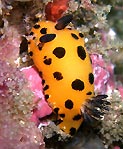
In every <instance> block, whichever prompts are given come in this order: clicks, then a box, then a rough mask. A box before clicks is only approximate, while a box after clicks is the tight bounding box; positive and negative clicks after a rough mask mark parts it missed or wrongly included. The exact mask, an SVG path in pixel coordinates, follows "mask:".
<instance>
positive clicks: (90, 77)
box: [89, 73, 94, 84]
mask: <svg viewBox="0 0 123 149" xmlns="http://www.w3.org/2000/svg"><path fill="white" fill-rule="evenodd" d="M89 83H90V84H93V83H94V75H93V73H89Z"/></svg>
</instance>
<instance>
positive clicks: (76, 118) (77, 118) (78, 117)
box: [73, 114, 82, 121]
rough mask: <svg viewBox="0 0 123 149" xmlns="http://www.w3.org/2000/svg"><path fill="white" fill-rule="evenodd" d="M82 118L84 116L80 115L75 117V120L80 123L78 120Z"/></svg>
mask: <svg viewBox="0 0 123 149" xmlns="http://www.w3.org/2000/svg"><path fill="white" fill-rule="evenodd" d="M81 118H82V116H81V115H80V114H77V115H75V116H74V117H73V120H74V121H78V120H80V119H81Z"/></svg>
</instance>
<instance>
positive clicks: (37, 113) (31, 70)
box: [21, 66, 52, 125]
mask: <svg viewBox="0 0 123 149" xmlns="http://www.w3.org/2000/svg"><path fill="white" fill-rule="evenodd" d="M21 71H22V72H23V73H24V74H25V76H26V78H27V80H28V81H29V83H30V85H29V87H30V88H31V90H32V92H33V93H34V95H35V97H34V102H35V103H37V106H36V108H35V109H34V110H33V114H32V116H31V120H32V121H33V122H35V123H36V124H37V125H38V124H39V123H40V121H39V118H43V117H45V116H46V115H49V114H51V112H52V109H51V108H50V107H49V106H48V103H47V102H46V101H45V98H44V94H43V87H42V79H41V77H40V76H39V74H38V71H37V69H36V68H35V67H34V66H32V67H25V68H23V69H22V70H21Z"/></svg>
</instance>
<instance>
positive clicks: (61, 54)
mask: <svg viewBox="0 0 123 149" xmlns="http://www.w3.org/2000/svg"><path fill="white" fill-rule="evenodd" d="M53 54H54V55H55V56H56V57H57V58H63V57H64V55H65V49H64V48H63V47H56V48H55V49H54V50H53Z"/></svg>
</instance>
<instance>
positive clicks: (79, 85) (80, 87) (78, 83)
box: [71, 79, 84, 91]
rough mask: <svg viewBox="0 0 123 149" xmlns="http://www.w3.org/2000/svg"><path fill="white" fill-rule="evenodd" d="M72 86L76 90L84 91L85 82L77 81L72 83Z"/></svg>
mask: <svg viewBox="0 0 123 149" xmlns="http://www.w3.org/2000/svg"><path fill="white" fill-rule="evenodd" d="M71 86H72V88H73V89H74V90H79V91H82V90H83V89H84V82H83V81H81V80H80V79H76V80H74V81H73V82H72V84H71Z"/></svg>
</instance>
